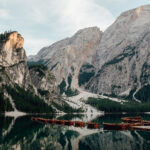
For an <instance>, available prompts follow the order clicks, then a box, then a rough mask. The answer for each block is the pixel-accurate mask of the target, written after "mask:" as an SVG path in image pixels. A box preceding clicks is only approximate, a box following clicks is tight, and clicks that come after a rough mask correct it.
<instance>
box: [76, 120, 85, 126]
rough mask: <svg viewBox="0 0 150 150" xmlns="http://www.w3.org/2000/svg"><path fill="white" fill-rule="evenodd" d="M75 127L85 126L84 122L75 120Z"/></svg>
mask: <svg viewBox="0 0 150 150" xmlns="http://www.w3.org/2000/svg"><path fill="white" fill-rule="evenodd" d="M75 127H85V123H84V122H81V121H75Z"/></svg>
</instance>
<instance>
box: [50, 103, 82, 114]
mask: <svg viewBox="0 0 150 150" xmlns="http://www.w3.org/2000/svg"><path fill="white" fill-rule="evenodd" d="M52 104H53V105H54V106H55V107H56V108H57V109H58V110H60V111H63V112H65V113H75V112H83V110H82V109H80V108H79V109H75V108H72V107H70V106H69V105H68V104H67V103H66V102H63V104H62V105H59V104H57V103H55V102H54V101H53V102H52Z"/></svg>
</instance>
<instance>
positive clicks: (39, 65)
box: [29, 64, 48, 77]
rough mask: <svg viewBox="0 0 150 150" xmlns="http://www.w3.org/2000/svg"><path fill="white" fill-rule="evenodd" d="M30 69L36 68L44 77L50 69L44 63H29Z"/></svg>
mask: <svg viewBox="0 0 150 150" xmlns="http://www.w3.org/2000/svg"><path fill="white" fill-rule="evenodd" d="M29 69H34V70H35V71H37V72H39V75H40V76H41V77H42V76H44V75H45V72H44V71H46V70H48V68H47V66H44V65H42V64H32V65H29Z"/></svg>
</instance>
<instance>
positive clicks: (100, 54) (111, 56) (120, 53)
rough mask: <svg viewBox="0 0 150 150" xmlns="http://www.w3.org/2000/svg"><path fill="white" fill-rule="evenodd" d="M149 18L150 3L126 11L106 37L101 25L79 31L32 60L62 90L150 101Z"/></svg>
mask: <svg viewBox="0 0 150 150" xmlns="http://www.w3.org/2000/svg"><path fill="white" fill-rule="evenodd" d="M149 17H150V5H146V6H141V7H138V8H136V9H132V10H129V11H126V12H124V13H122V14H121V15H120V16H119V17H118V18H117V20H116V21H115V22H114V23H113V24H112V25H111V26H110V27H109V28H108V29H107V30H106V31H105V32H104V33H102V32H101V31H100V30H99V29H98V28H97V27H91V28H86V29H82V30H79V31H78V32H77V33H76V34H75V35H74V36H73V37H71V38H67V39H64V40H62V41H59V42H56V43H54V44H53V45H51V46H49V47H45V48H43V49H41V50H40V51H39V53H38V54H37V55H36V56H32V57H30V58H29V59H28V61H29V62H30V63H42V64H44V65H46V66H48V68H49V69H50V70H51V71H52V72H53V73H54V74H55V76H56V80H57V85H58V86H59V87H61V88H60V89H61V90H62V91H65V90H67V89H68V88H75V89H78V88H79V87H82V88H84V89H86V90H88V91H91V92H93V93H98V94H104V95H111V96H117V97H118V96H119V97H127V98H130V99H132V98H133V99H135V100H143V101H147V100H149V97H150V94H148V93H149V92H148V91H149V90H150V86H149V84H150V28H149V26H150V20H149ZM66 93H67V92H66Z"/></svg>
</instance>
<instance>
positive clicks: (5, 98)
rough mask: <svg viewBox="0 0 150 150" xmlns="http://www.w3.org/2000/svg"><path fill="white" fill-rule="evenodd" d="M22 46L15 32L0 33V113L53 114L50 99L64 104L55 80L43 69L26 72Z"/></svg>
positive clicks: (27, 69) (20, 37)
mask: <svg viewBox="0 0 150 150" xmlns="http://www.w3.org/2000/svg"><path fill="white" fill-rule="evenodd" d="M23 44H24V39H23V37H22V36H21V35H20V34H19V33H18V32H5V33H4V34H0V112H4V111H12V110H14V111H24V112H36V113H37V112H52V111H53V109H52V101H53V100H54V101H55V100H56V102H57V103H58V104H61V105H62V104H63V102H62V101H59V102H58V100H59V99H60V98H59V95H60V94H59V90H58V89H57V86H56V84H55V77H54V75H53V74H52V73H51V72H50V71H49V70H47V69H45V67H44V66H30V71H29V68H28V65H27V61H26V60H27V57H26V53H25V50H24V48H23ZM42 67H44V68H42Z"/></svg>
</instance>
